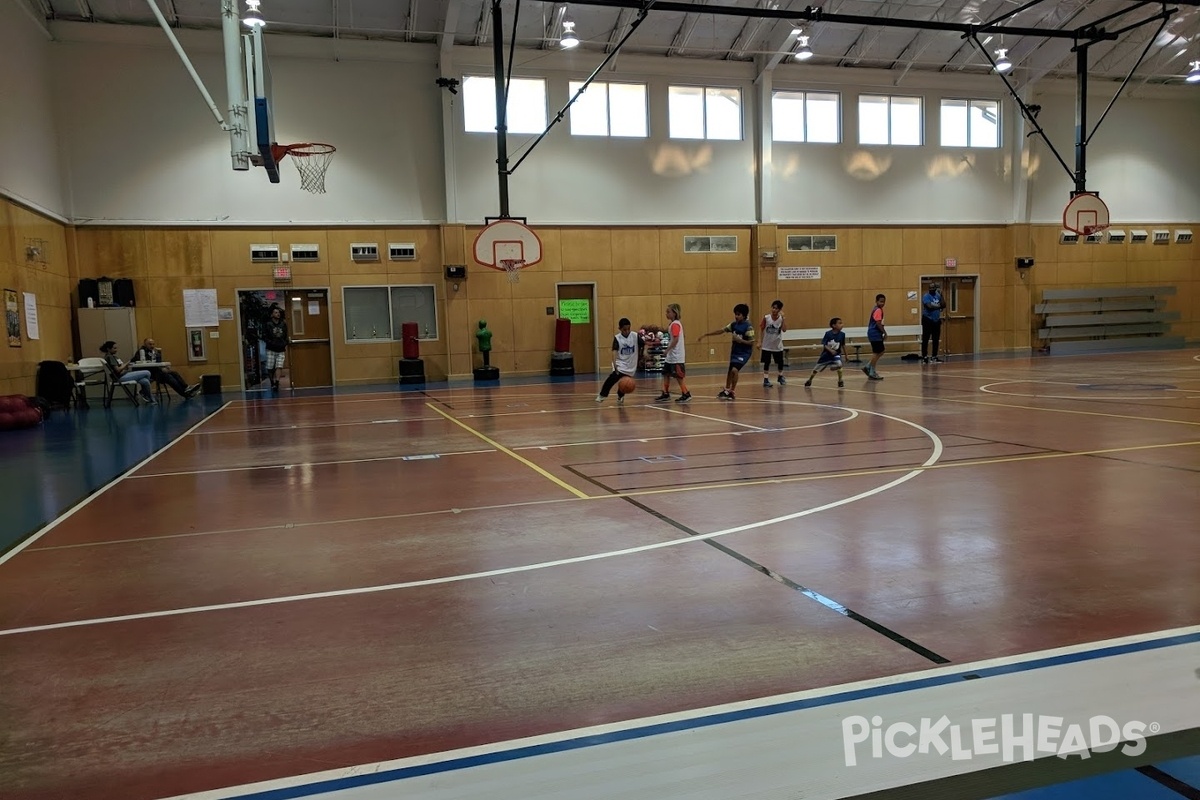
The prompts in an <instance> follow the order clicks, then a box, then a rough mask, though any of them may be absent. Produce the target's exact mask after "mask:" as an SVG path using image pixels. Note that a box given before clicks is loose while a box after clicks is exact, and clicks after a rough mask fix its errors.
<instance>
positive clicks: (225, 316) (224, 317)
mask: <svg viewBox="0 0 1200 800" xmlns="http://www.w3.org/2000/svg"><path fill="white" fill-rule="evenodd" d="M217 319H219V320H221V321H222V322H227V321H229V320H231V319H233V309H232V308H218V309H217Z"/></svg>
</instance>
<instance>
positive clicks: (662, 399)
mask: <svg viewBox="0 0 1200 800" xmlns="http://www.w3.org/2000/svg"><path fill="white" fill-rule="evenodd" d="M654 402H656V403H669V402H671V393H670V392H663V393H662V394H660V395H659V396H658V397H656V398H654Z"/></svg>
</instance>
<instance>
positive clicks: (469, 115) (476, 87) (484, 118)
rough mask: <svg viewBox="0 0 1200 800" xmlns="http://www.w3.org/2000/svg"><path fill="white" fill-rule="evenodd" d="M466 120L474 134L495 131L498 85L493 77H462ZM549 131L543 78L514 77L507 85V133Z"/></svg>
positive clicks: (468, 128) (469, 129) (468, 127)
mask: <svg viewBox="0 0 1200 800" xmlns="http://www.w3.org/2000/svg"><path fill="white" fill-rule="evenodd" d="M463 117H464V120H465V122H466V129H467V131H469V132H472V133H494V132H495V130H496V82H495V81H494V80H493V79H491V78H481V77H479V76H467V77H465V78H463ZM545 129H546V82H545V81H543V80H541V79H540V78H513V79H512V81H510V82H509V86H508V132H509V133H541V132H542V131H544V130H545Z"/></svg>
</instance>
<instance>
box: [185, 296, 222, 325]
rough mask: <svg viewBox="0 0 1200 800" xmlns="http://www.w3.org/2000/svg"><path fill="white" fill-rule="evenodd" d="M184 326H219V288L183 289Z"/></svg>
mask: <svg viewBox="0 0 1200 800" xmlns="http://www.w3.org/2000/svg"><path fill="white" fill-rule="evenodd" d="M183 326H184V327H185V328H215V327H217V290H216V289H184V290H183Z"/></svg>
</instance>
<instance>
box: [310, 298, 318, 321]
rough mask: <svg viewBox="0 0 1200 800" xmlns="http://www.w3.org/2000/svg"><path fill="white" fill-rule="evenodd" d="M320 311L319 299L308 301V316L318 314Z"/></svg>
mask: <svg viewBox="0 0 1200 800" xmlns="http://www.w3.org/2000/svg"><path fill="white" fill-rule="evenodd" d="M320 313H321V303H320V301H319V300H309V301H308V315H309V316H310V317H315V316H318V315H319V314H320Z"/></svg>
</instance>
